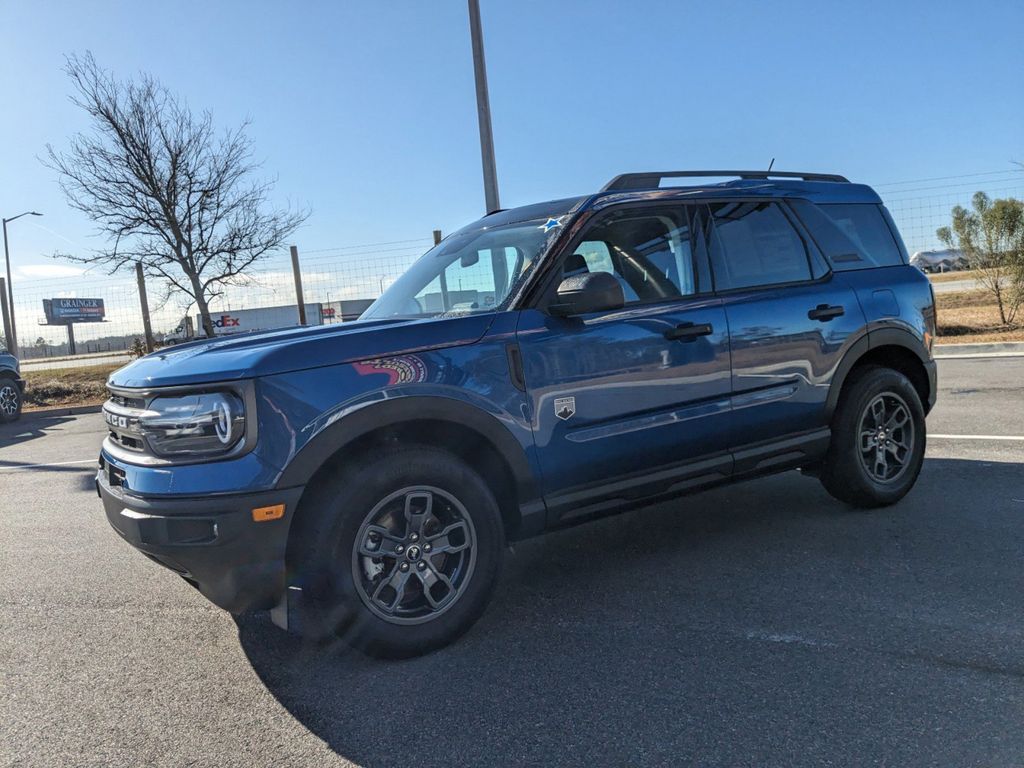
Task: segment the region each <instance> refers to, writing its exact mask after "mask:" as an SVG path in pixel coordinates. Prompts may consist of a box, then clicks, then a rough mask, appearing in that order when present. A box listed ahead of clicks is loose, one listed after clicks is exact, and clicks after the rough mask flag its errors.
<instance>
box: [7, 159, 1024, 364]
mask: <svg viewBox="0 0 1024 768" xmlns="http://www.w3.org/2000/svg"><path fill="white" fill-rule="evenodd" d="M875 189H876V190H877V191H878V193H879V194H880V195H881V196H882V198H883V200H884V201H885V203H886V205H887V206H888V208H889V210H890V211H891V213H892V215H893V218H894V219H895V220H896V223H897V225H898V226H899V228H900V232H901V233H902V235H903V239H904V240H905V241H906V244H907V249H908V250H909V251H910V253H911V254H913V253H915V252H917V251H926V250H935V249H941V248H942V247H943V246H942V244H941V243H939V241H938V238H937V237H936V235H935V230H936V229H938V228H939V227H941V226H944V225H947V224H949V223H950V211H951V210H952V208H953V207H954V206H956V205H962V206H965V207H969V206H970V204H971V197H972V196H973V195H974V193H975V192H978V191H983V192H985V193H987V194H988V195H989V196H990V197H993V198H997V197H1017V198H1024V172H1021V171H1014V170H1010V171H1002V172H988V173H978V174H970V175H965V176H955V177H939V178H932V179H919V180H912V181H906V182H898V183H891V184H879V185H877V186H876V187H875ZM432 244H433V238H432V237H431V236H426V237H422V238H412V239H407V240H394V241H387V242H380V243H368V244H362V245H353V246H344V247H337V248H329V249H321V250H316V251H306V252H303V251H302V250H301V248H300V249H299V261H300V271H301V275H302V285H303V294H304V298H305V302H306V304H307V305H310V304H320V305H321V308H322V321H323V322H326V323H332V322H342V320H343V319H347V318H348V317H349V316H351V314H352V311H351V310H352V308H353V307H356V308H358V307H359V306H360V304H365V303H366V302H368V301H370V300H372V299H375V298H376V297H377V296H379V295H380V294H381V293H382V292H383V291H384V289H385V288H387V287H388V286H389V285H390V284H391V283H392V282H394V280H395V279H396V278H397V277H398V276H399V275H401V274H402V272H404V271H405V270H406V269H407V268H408V267H409V265H410V264H412V262H413V261H414V260H415V259H416V258H417V257H418V256H419V255H420V254H422V253H424V252H425V251H426V250H428V249H429V248H430V247H431V245H432ZM69 272H70V270H69ZM147 295H148V297H149V306H150V316H151V321H152V329H153V333H154V336H155V338H156V340H157V342H158V343H159V342H160V341H161V340H162V339H163V337H164V336H165V335H168V334H172V333H174V331H175V329H177V328H178V327H179V326H181V325H182V324H183V320H184V318H185V316H186V314H191V315H192V316H193V317H194V316H195V314H196V313H195V308H194V307H190V306H188V305H187V303H186V302H185V301H184V300H183V297H181V296H180V295H169V296H165V295H163V294H162V288H161V287H160V286H159V285H156V284H154V282H153V281H150V283H149V285H148V286H147ZM60 297H74V298H97V299H103V302H104V306H105V310H106V317H105V322H102V323H77V324H76V325H75V327H74V335H75V346H76V349H75V353H76V354H78V355H92V354H117V353H124V352H127V351H128V350H129V349H131V347H132V345H133V343H137V342H136V339H141V338H142V337H143V335H144V332H143V319H142V308H141V304H140V301H139V292H138V287H137V285H136V282H135V279H134V276H133V275H131V274H128V275H124V274H118V275H106V274H103V273H102V272H101V271H99V270H97V269H93V270H89V271H87V272H85V273H84V274H81V275H75V276H69V277H54V278H47V279H34V280H30V279H19V278H18V277H15V280H14V310H15V318H16V328H17V337H18V342H19V347H20V351H21V356H22V358H23V359H24V360H33V359H38V358H49V357H61V356H65V355H68V354H70V352H71V350H69V348H68V335H67V330H66V328H65V327H63V326H55V325H46V324H45V318H44V314H43V300H44V299H53V298H60ZM295 304H296V298H295V280H294V274H293V272H292V267H291V263H290V261H289V259H288V257H287V255H285V256H283V257H279V258H276V259H274V260H273V261H269V262H265V263H263V264H262V265H261V266H260V268H259V269H258V270H254V271H253V272H252V273H251V274H250V275H249V276H248V277H247V278H246V280H245V282H244V283H243V284H240V285H234V286H228V287H226V288H225V289H224V291H223V293H222V295H220V296H218V297H217V298H215V299H214V300H213V301H212V302H211V305H210V308H211V311H212V312H213V313H224V312H233V311H237V310H244V309H255V308H264V307H282V306H294V305H295ZM193 322H194V321H193Z"/></svg>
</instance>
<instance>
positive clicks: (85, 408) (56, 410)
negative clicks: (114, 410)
mask: <svg viewBox="0 0 1024 768" xmlns="http://www.w3.org/2000/svg"><path fill="white" fill-rule="evenodd" d="M102 407H103V406H102V405H99V404H97V405H55V406H52V407H50V408H37V409H34V410H31V411H22V412H21V418H20V419H19V421H29V420H30V419H42V418H46V417H48V416H80V415H81V414H83V413H99V412H100V409H101V408H102Z"/></svg>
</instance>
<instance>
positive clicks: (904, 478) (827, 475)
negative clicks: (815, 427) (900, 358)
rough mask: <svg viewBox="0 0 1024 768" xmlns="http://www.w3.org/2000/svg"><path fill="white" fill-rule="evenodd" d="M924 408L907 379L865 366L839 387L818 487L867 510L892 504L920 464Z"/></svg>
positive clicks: (904, 492) (908, 486)
mask: <svg viewBox="0 0 1024 768" xmlns="http://www.w3.org/2000/svg"><path fill="white" fill-rule="evenodd" d="M925 442H926V435H925V421H924V408H923V407H922V406H921V398H920V397H919V396H918V394H917V390H915V389H914V386H913V385H912V384H911V383H910V381H909V380H908V379H907V377H906V376H904V375H903V374H902V373H900V372H898V371H894V370H892V369H891V368H884V367H881V366H874V365H871V366H865V367H863V368H860V369H858V370H856V371H854V372H853V373H852V374H851V375H850V378H849V379H848V380H847V382H846V383H845V384H844V386H843V391H842V393H841V394H840V396H839V404H838V406H837V407H836V412H835V415H834V416H833V418H832V441H831V443H830V444H829V448H828V452H827V453H826V454H825V459H824V461H823V462H822V466H821V475H820V479H821V484H822V485H824V486H825V490H826V491H828V492H829V493H830V494H831V495H832V496H833V497H834V498H836V499H838V500H839V501H843V502H846V503H847V504H852V505H853V506H855V507H861V508H864V509H870V508H874V507H884V506H888V505H890V504H895V503H896V502H897V501H899V500H900V499H902V498H903V497H904V496H906V495H907V493H908V492H909V491H910V489H911V488H913V487H914V483H915V482H916V481H917V476H918V475H919V474H920V472H921V465H922V464H923V462H924V451H925Z"/></svg>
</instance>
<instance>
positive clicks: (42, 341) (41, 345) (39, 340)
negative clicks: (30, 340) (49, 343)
mask: <svg viewBox="0 0 1024 768" xmlns="http://www.w3.org/2000/svg"><path fill="white" fill-rule="evenodd" d="M35 345H36V346H37V347H39V348H40V349H43V348H44V347H45V346H46V339H44V338H43V337H42V336H38V337H37V338H36V344H35Z"/></svg>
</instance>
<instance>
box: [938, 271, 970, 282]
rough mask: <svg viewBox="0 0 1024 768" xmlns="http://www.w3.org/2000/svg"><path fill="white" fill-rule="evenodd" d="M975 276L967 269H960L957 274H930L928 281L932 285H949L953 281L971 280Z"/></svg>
mask: <svg viewBox="0 0 1024 768" xmlns="http://www.w3.org/2000/svg"><path fill="white" fill-rule="evenodd" d="M975 277H976V275H975V274H974V273H973V272H971V271H970V270H969V269H962V270H960V271H959V272H930V273H929V274H928V279H929V280H931V281H932V282H933V283H951V282H953V281H954V280H973V279H974V278H975Z"/></svg>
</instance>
